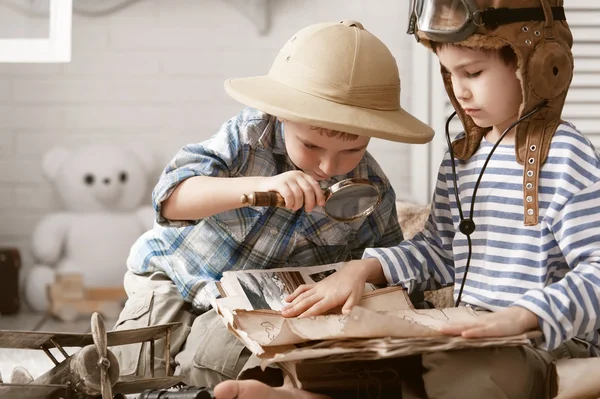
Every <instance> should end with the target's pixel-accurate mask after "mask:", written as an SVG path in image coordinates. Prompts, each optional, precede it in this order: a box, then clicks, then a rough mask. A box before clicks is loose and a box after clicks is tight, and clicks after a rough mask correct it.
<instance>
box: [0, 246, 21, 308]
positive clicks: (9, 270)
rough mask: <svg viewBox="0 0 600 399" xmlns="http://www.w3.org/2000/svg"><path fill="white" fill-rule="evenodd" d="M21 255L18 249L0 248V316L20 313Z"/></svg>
mask: <svg viewBox="0 0 600 399" xmlns="http://www.w3.org/2000/svg"><path fill="white" fill-rule="evenodd" d="M20 269H21V255H20V254H19V250H18V249H16V248H0V315H7V314H14V313H17V312H18V311H19V308H20V306H21V301H20V299H19V270H20Z"/></svg>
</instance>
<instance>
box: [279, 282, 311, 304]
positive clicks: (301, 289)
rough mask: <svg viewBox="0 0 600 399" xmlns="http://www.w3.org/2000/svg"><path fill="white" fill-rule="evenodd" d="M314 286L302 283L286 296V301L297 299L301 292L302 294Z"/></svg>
mask: <svg viewBox="0 0 600 399" xmlns="http://www.w3.org/2000/svg"><path fill="white" fill-rule="evenodd" d="M312 287H314V284H302V285H301V286H299V287H298V288H296V289H295V290H294V292H292V293H291V294H290V295H288V296H287V297H285V299H284V300H285V301H286V302H292V301H293V300H294V299H296V297H297V296H298V295H300V294H302V293H303V292H305V291H308V290H310V289H311V288H312Z"/></svg>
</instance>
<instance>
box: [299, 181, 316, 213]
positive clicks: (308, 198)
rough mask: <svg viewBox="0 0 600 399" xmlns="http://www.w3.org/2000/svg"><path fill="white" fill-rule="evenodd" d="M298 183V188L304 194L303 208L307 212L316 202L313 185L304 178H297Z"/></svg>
mask: <svg viewBox="0 0 600 399" xmlns="http://www.w3.org/2000/svg"><path fill="white" fill-rule="evenodd" d="M298 185H299V186H300V188H301V189H302V191H303V196H304V209H305V210H306V211H307V212H310V211H312V210H313V208H314V207H315V204H316V196H315V192H314V189H313V187H312V186H311V184H310V183H309V182H308V181H306V179H302V178H301V179H298Z"/></svg>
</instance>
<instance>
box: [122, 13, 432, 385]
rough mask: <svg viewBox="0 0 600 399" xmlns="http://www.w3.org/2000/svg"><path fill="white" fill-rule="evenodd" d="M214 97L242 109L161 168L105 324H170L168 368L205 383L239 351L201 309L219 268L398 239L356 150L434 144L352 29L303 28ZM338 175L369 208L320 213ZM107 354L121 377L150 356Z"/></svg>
mask: <svg viewBox="0 0 600 399" xmlns="http://www.w3.org/2000/svg"><path fill="white" fill-rule="evenodd" d="M225 90H226V91H227V93H228V94H229V95H231V96H232V97H233V98H235V99H236V100H238V101H240V102H242V103H243V104H245V105H247V106H249V107H250V108H245V109H243V110H242V111H241V112H240V113H239V114H238V115H237V116H235V117H233V118H232V119H230V120H229V121H227V122H226V123H225V124H224V125H223V126H222V127H221V129H220V130H219V131H218V132H217V133H216V134H215V135H214V136H213V137H212V138H211V139H209V140H207V141H205V142H202V143H199V144H190V145H187V146H185V147H184V148H183V149H182V150H180V151H179V152H178V153H177V155H176V156H175V158H174V159H173V160H172V161H171V162H170V163H169V165H168V166H167V167H166V169H165V170H164V172H163V173H162V175H161V177H160V180H159V182H158V184H157V186H156V188H155V189H154V192H153V203H154V207H155V209H156V221H157V223H156V224H155V227H154V228H153V229H152V230H150V231H148V232H147V233H145V234H144V235H143V236H142V237H141V238H140V239H139V240H138V241H137V242H136V243H135V244H134V246H133V248H132V249H131V254H130V256H129V258H128V260H127V266H128V269H129V270H128V272H127V273H126V275H125V289H126V291H127V293H128V296H129V300H128V301H127V303H126V305H125V308H124V310H123V311H122V313H121V316H120V318H119V321H118V322H117V324H116V327H115V329H117V330H120V329H128V328H134V327H139V326H147V325H154V324H160V323H167V322H182V323H183V325H184V326H183V328H180V329H179V330H177V332H176V333H174V335H173V337H172V341H171V342H172V344H171V348H170V352H171V356H172V358H173V359H172V362H173V363H174V364H173V367H176V369H175V373H176V374H180V375H182V376H183V377H184V379H185V381H186V382H187V383H189V384H193V385H197V386H209V387H210V386H214V385H216V384H217V383H218V382H219V381H222V380H224V379H230V378H236V377H237V375H238V373H239V372H240V370H242V368H243V367H244V364H245V363H246V361H247V360H248V358H249V356H250V353H249V351H248V350H247V349H245V348H244V346H243V345H242V344H241V343H240V342H238V340H237V339H236V338H235V337H234V336H233V335H232V334H230V333H229V332H228V331H227V330H226V328H225V327H224V325H223V323H222V321H221V320H220V319H218V316H217V315H216V313H215V312H214V310H211V309H210V302H209V301H210V298H211V297H214V296H218V291H217V289H216V287H215V284H214V282H215V281H217V280H219V279H220V278H221V276H222V273H223V272H224V271H230V270H240V269H267V268H279V267H283V266H312V265H322V264H329V263H335V262H340V261H344V260H347V259H351V258H360V257H361V256H362V252H363V250H364V249H365V248H367V247H372V246H379V247H389V246H392V245H397V244H398V243H399V242H400V241H401V240H402V233H401V231H400V228H399V225H398V221H397V216H396V209H395V194H394V191H393V189H392V187H391V185H390V182H389V180H388V179H387V177H386V176H385V174H384V173H383V171H382V170H381V168H380V166H379V165H378V164H377V162H376V161H375V160H374V159H373V157H372V156H371V155H370V154H369V153H368V152H367V151H366V148H367V145H368V143H369V140H370V138H371V137H379V138H383V139H387V140H392V141H399V142H406V143H426V142H428V141H430V140H431V138H432V136H433V131H432V130H431V128H430V127H428V126H427V125H425V124H424V123H422V122H420V121H419V120H417V119H416V118H415V117H413V116H412V115H410V114H409V113H407V112H406V111H404V110H403V109H402V108H401V107H400V78H399V74H398V67H397V65H396V61H395V59H394V57H393V56H392V54H391V53H390V51H389V50H388V48H387V47H386V46H385V45H384V44H383V43H382V42H381V41H380V40H379V39H378V38H376V37H375V36H374V35H373V34H371V33H370V32H368V31H367V30H365V29H364V28H363V26H362V25H361V24H360V23H359V22H356V21H341V22H336V23H322V24H317V25H312V26H309V27H307V28H305V29H302V30H301V31H299V32H298V33H296V34H295V35H294V36H293V37H292V38H291V39H290V40H288V42H287V43H286V44H285V45H284V47H283V48H282V49H281V51H280V52H279V54H278V56H277V58H276V59H275V62H274V63H273V65H272V67H271V70H270V71H269V74H268V75H266V76H259V77H251V78H241V79H230V80H228V81H226V82H225ZM347 178H362V179H368V180H369V181H371V182H372V183H373V184H375V185H376V186H377V188H378V190H379V192H380V194H381V202H380V204H379V206H378V207H377V208H376V209H375V211H374V212H372V213H371V214H370V215H368V216H364V217H361V218H359V219H357V220H354V221H351V222H347V223H346V222H339V221H336V220H333V219H331V218H330V217H328V216H327V215H326V214H325V212H324V210H323V205H324V193H323V188H325V187H330V186H331V185H333V184H334V183H336V182H339V181H341V180H344V179H347ZM255 191H275V192H278V193H280V194H281V195H282V196H283V198H284V199H285V205H286V206H285V208H268V207H264V208H260V207H245V206H243V204H242V203H241V202H240V197H241V196H242V195H243V194H246V193H250V192H255ZM163 341H164V340H163ZM162 345H164V342H162V341H160V342H158V343H157V348H156V349H155V350H154V351H153V352H152V353H157V354H158V353H162ZM115 352H116V353H115V354H116V355H117V357H118V359H119V364H120V366H121V374H122V375H123V374H124V375H133V374H135V375H138V376H143V375H149V373H150V370H146V369H145V367H146V365H148V364H149V361H148V360H149V359H148V357H149V356H151V354H150V353H151V351H150V348H147V347H144V348H142V346H141V345H137V346H129V347H127V348H124V347H117V348H115ZM154 364H155V365H156V366H157V367H158V368H162V370H163V372H164V370H165V368H166V369H167V370H168V368H169V367H172V366H171V365H170V364H167V365H165V362H164V360H162V359H159V358H156V359H154Z"/></svg>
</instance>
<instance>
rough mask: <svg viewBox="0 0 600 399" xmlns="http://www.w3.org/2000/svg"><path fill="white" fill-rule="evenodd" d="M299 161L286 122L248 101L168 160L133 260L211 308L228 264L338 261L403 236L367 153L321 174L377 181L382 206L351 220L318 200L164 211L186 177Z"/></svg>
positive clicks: (272, 170) (250, 172) (279, 168)
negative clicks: (344, 169) (196, 214)
mask: <svg viewBox="0 0 600 399" xmlns="http://www.w3.org/2000/svg"><path fill="white" fill-rule="evenodd" d="M295 169H297V168H296V167H295V166H294V165H293V164H292V162H291V161H290V159H289V157H288V156H287V152H286V149H285V143H284V135H283V125H282V124H281V123H280V122H279V121H278V120H277V118H275V117H273V116H270V115H268V114H265V113H263V112H260V111H258V110H255V109H252V108H246V109H244V110H243V111H242V112H241V113H240V114H239V115H238V116H236V117H234V118H232V119H231V120H229V121H228V122H226V123H225V124H224V125H223V126H222V127H221V129H220V131H219V132H218V133H217V134H216V135H215V136H213V137H212V138H210V139H209V140H208V141H205V142H203V143H200V144H190V145H187V146H185V147H184V148H183V149H182V150H180V151H179V153H178V154H177V155H176V156H175V158H174V159H173V160H172V161H171V162H170V163H169V165H168V166H167V168H166V169H165V170H164V172H163V173H162V175H161V177H160V180H159V182H158V184H157V186H156V187H155V189H154V191H153V194H152V199H153V204H154V208H155V209H156V217H157V219H156V221H157V223H155V225H154V228H153V229H152V230H150V231H148V232H147V233H145V234H144V235H143V236H141V237H140V238H139V239H138V241H137V242H136V243H135V244H134V245H133V247H132V249H131V253H130V256H129V258H128V260H127V266H128V268H129V269H130V270H131V271H133V272H135V273H147V272H153V271H163V272H165V273H166V274H167V275H168V276H169V277H170V278H171V280H173V282H174V283H175V284H176V286H177V288H178V289H179V291H180V292H181V294H182V296H183V298H184V299H185V300H186V301H189V302H192V304H193V305H194V306H195V307H197V308H199V309H208V308H209V306H210V304H209V298H210V297H215V296H218V291H217V290H216V286H215V284H214V282H215V281H218V280H219V279H220V278H221V276H222V273H223V272H225V271H229V270H241V269H267V268H278V267H284V266H307V265H322V264H328V263H335V262H340V261H344V260H347V259H348V258H349V257H352V258H360V257H361V256H362V252H363V250H364V249H365V248H367V247H389V246H393V245H397V244H398V243H399V242H400V241H401V240H402V233H401V231H400V227H399V225H398V218H397V215H396V206H395V193H394V190H393V189H392V187H391V185H390V183H389V181H388V179H387V177H386V176H385V175H384V173H383V171H382V170H381V168H380V166H379V165H378V164H377V162H375V160H374V159H373V157H372V156H371V155H370V154H368V153H366V154H365V156H364V157H363V159H362V160H361V161H360V163H359V165H358V166H357V167H356V169H354V170H353V171H351V172H350V173H349V174H347V175H341V176H334V177H333V178H331V179H328V180H326V181H323V182H322V184H323V186H324V187H328V186H330V185H332V184H334V183H336V182H337V181H340V180H343V179H346V178H349V177H360V178H365V179H369V180H370V181H372V182H373V183H375V184H376V185H377V186H378V188H379V190H380V192H381V193H382V201H381V204H380V205H379V207H378V208H377V209H376V210H375V211H374V212H373V213H372V214H371V215H369V216H368V217H366V218H361V219H359V220H357V221H354V222H351V223H341V222H336V221H334V220H333V219H331V218H330V217H328V216H327V215H326V214H325V213H324V212H323V209H322V208H321V207H317V208H315V209H314V210H313V211H312V212H310V213H307V212H304V210H302V209H300V210H298V211H296V212H293V211H290V210H288V209H284V208H268V207H244V208H239V209H233V210H230V211H226V212H222V213H219V214H216V215H213V216H210V217H207V218H204V219H202V220H195V221H183V222H182V221H171V220H167V219H165V218H163V217H162V215H161V203H162V201H164V200H165V199H166V198H168V197H169V195H170V194H171V192H173V190H174V189H175V187H176V186H177V185H178V184H179V183H181V182H182V181H183V180H185V179H187V178H189V177H192V176H215V177H244V176H275V175H278V174H281V173H284V172H287V171H290V170H295Z"/></svg>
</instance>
